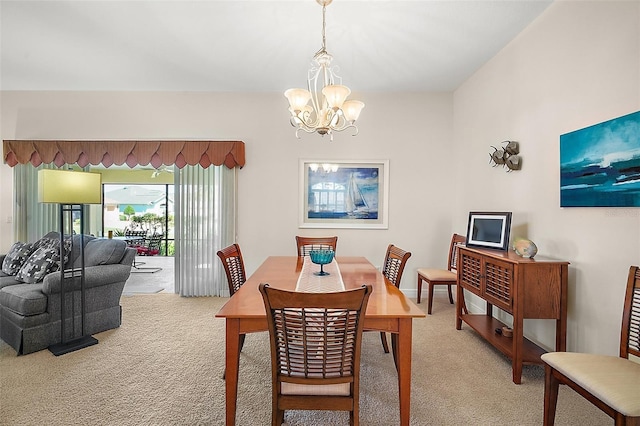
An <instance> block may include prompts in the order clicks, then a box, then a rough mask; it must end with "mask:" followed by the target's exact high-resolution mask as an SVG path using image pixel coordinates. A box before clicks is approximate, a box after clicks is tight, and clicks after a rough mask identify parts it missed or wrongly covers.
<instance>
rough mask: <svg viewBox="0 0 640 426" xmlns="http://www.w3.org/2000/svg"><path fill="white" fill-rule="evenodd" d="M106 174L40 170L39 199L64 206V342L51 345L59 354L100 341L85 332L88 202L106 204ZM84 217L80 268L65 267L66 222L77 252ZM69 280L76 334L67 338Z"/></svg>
mask: <svg viewBox="0 0 640 426" xmlns="http://www.w3.org/2000/svg"><path fill="white" fill-rule="evenodd" d="M101 177H102V175H100V174H99V173H88V172H76V171H70V170H56V169H42V170H39V171H38V201H39V202H41V203H55V204H59V205H60V333H61V341H60V343H55V344H53V345H51V346H49V350H50V351H51V352H52V353H53V354H54V355H56V356H58V355H63V354H66V353H68V352H73V351H76V350H78V349H82V348H86V347H87V346H91V345H95V344H97V343H98V340H97V339H95V338H94V337H93V336H91V335H87V334H86V332H85V311H86V308H85V280H84V272H85V269H84V235H85V230H84V204H102V190H101V189H102V188H101V186H102V178H101ZM76 218H78V219H79V220H80V238H79V245H80V247H79V259H80V267H79V268H74V267H73V266H71V267H70V268H69V269H65V265H64V258H65V253H64V252H65V247H64V246H65V244H64V239H65V237H64V236H65V224H66V230H67V234H68V235H69V236H70V238H71V244H72V246H71V252H73V240H74V239H73V237H72V236H71V235H72V234H73V222H74V220H75V219H76ZM76 278H79V279H80V309H81V312H80V328H81V335H80V336H79V337H78V336H76V332H75V331H76V330H75V324H76V318H75V294H74V291H75V285H74V284H75V281H76ZM67 282H68V283H69V285H70V286H71V288H72V290H71V291H72V293H71V294H72V298H71V324H72V327H73V335H72V337H71V338H70V339H67V334H66V328H65V322H66V319H67V318H66V309H65V287H66V285H67Z"/></svg>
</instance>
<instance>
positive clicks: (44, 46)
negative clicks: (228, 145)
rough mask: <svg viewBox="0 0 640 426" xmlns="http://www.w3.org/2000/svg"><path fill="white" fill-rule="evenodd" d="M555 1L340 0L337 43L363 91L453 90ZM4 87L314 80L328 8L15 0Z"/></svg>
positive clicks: (4, 19) (8, 14)
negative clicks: (312, 74) (311, 77)
mask: <svg viewBox="0 0 640 426" xmlns="http://www.w3.org/2000/svg"><path fill="white" fill-rule="evenodd" d="M551 2H552V0H530V1H526V0H496V1H487V0H471V1H457V0H445V1H433V0H412V1H403V0H388V1H375V0H359V1H357V0H334V2H333V3H332V4H331V5H330V6H328V7H327V18H326V19H327V30H326V36H327V50H328V51H329V53H331V54H332V55H333V56H334V62H333V64H334V65H337V66H339V67H340V72H339V75H341V76H342V78H343V83H344V84H346V85H348V86H349V87H351V88H352V90H353V91H354V92H362V91H451V90H453V89H455V88H457V87H458V86H459V85H460V84H461V83H462V82H464V81H465V80H466V79H467V78H468V77H469V76H471V75H472V74H473V73H474V72H475V71H476V70H478V68H480V67H481V66H482V65H483V64H484V63H485V62H487V61H488V60H489V59H490V58H491V57H493V56H494V55H495V54H496V53H497V52H498V51H499V50H500V49H502V48H503V47H504V46H505V45H506V44H508V43H509V41H510V40H512V39H513V38H514V37H515V36H516V35H517V34H518V33H520V32H521V31H522V30H523V29H524V28H525V27H526V26H527V25H528V24H530V23H531V22H532V21H533V20H534V19H535V18H536V17H537V16H539V15H540V13H542V12H543V11H544V9H545V8H547V7H548V6H549V4H551ZM0 19H1V20H0V25H1V27H0V35H1V43H2V52H1V68H0V72H1V74H0V84H1V88H2V90H107V91H110V90H127V91H128V90H141V91H215V92H238V91H240V92H282V91H284V90H285V89H287V88H289V87H305V86H306V75H307V70H308V68H309V65H310V63H311V59H312V57H313V55H314V54H315V52H316V51H317V50H318V49H319V48H320V47H321V45H322V38H321V28H322V8H321V6H319V5H318V4H317V3H316V2H315V1H314V0H288V1H272V0H257V1H241V0H233V1H228V0H227V1H223V0H200V1H186V0H185V1H157V0H137V1H96V0H84V1H77V0H76V1H58V0H49V1H47V0H44V1H24V0H20V1H18V0H16V1H5V0H2V2H1V3H0Z"/></svg>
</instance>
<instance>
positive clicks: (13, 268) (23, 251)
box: [2, 241, 35, 275]
mask: <svg viewBox="0 0 640 426" xmlns="http://www.w3.org/2000/svg"><path fill="white" fill-rule="evenodd" d="M34 250H35V247H34V246H33V244H30V243H22V242H20V241H18V242H17V243H13V245H12V246H11V249H10V250H9V253H7V254H6V256H5V257H4V260H3V261H2V272H4V273H5V274H7V275H15V274H16V273H17V272H18V271H19V270H20V268H21V267H22V265H23V264H24V262H26V260H27V259H28V258H29V256H30V255H31V253H33V251H34Z"/></svg>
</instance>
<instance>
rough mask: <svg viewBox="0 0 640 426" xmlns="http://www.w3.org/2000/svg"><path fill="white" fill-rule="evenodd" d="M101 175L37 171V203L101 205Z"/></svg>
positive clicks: (62, 171)
mask: <svg viewBox="0 0 640 426" xmlns="http://www.w3.org/2000/svg"><path fill="white" fill-rule="evenodd" d="M101 186H102V175H101V174H99V173H88V172H74V171H70V170H55V169H42V170H39V171H38V201H39V202H41V203H59V204H102V188H101Z"/></svg>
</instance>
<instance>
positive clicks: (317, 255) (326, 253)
mask: <svg viewBox="0 0 640 426" xmlns="http://www.w3.org/2000/svg"><path fill="white" fill-rule="evenodd" d="M334 254H335V252H334V251H333V250H311V251H310V252H309V257H310V258H311V261H312V262H313V263H315V264H316V265H320V272H314V274H315V275H329V273H328V272H325V271H324V269H323V266H324V265H326V264H327V263H331V261H332V260H333V256H334Z"/></svg>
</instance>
